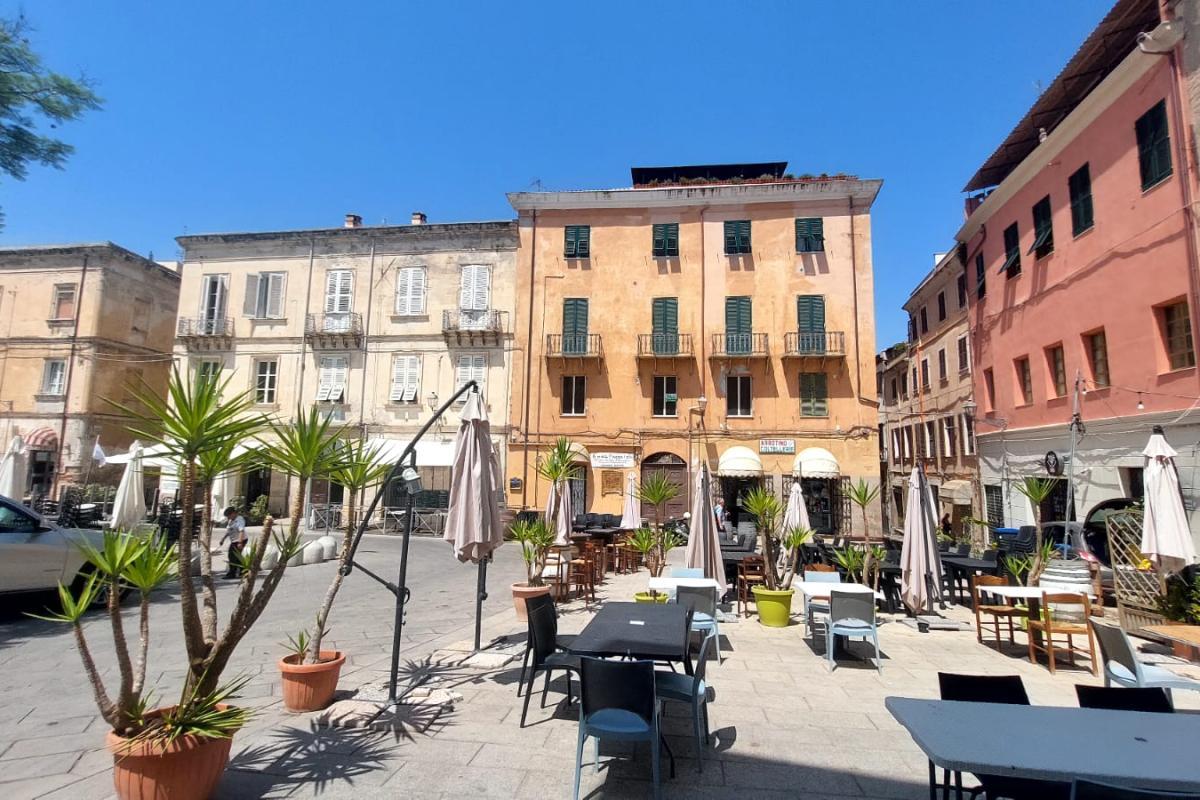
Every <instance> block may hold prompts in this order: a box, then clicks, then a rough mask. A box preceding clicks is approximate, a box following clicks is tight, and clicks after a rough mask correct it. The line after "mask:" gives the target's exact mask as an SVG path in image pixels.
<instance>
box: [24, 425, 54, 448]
mask: <svg viewBox="0 0 1200 800" xmlns="http://www.w3.org/2000/svg"><path fill="white" fill-rule="evenodd" d="M25 447H26V449H28V450H57V449H58V434H57V433H56V432H55V431H54V430H53V429H52V428H36V429H35V430H32V431H30V432H29V434H28V435H27V436H26V437H25Z"/></svg>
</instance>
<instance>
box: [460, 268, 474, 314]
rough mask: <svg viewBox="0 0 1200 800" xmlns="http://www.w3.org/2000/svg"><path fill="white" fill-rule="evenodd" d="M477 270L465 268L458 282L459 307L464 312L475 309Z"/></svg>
mask: <svg viewBox="0 0 1200 800" xmlns="http://www.w3.org/2000/svg"><path fill="white" fill-rule="evenodd" d="M474 302H475V268H474V267H470V266H467V267H463V268H462V274H461V275H460V276H459V280H458V307H459V308H460V309H462V310H464V311H470V310H473V309H474V308H475V306H474V305H473V304H474Z"/></svg>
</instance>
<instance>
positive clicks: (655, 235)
mask: <svg viewBox="0 0 1200 800" xmlns="http://www.w3.org/2000/svg"><path fill="white" fill-rule="evenodd" d="M650 248H651V252H652V253H653V255H654V257H655V258H662V257H663V256H665V255H666V254H667V226H666V225H652V226H651V244H650Z"/></svg>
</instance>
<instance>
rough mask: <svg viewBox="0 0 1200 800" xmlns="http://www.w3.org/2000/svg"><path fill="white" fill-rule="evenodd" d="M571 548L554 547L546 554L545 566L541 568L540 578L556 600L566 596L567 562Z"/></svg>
mask: <svg viewBox="0 0 1200 800" xmlns="http://www.w3.org/2000/svg"><path fill="white" fill-rule="evenodd" d="M570 555H571V548H570V547H569V546H566V547H555V548H553V549H551V551H550V552H549V553H547V554H546V566H545V567H543V568H542V580H543V581H545V582H546V584H547V585H549V587H550V594H552V595H553V596H554V598H555V599H556V600H565V599H566V598H567V588H568V584H567V562H568V561H569V560H570Z"/></svg>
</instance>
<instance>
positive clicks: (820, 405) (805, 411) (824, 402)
mask: <svg viewBox="0 0 1200 800" xmlns="http://www.w3.org/2000/svg"><path fill="white" fill-rule="evenodd" d="M800 413H801V414H802V415H803V416H806V417H825V416H828V415H829V396H828V387H827V383H826V375H825V373H824V372H802V373H800Z"/></svg>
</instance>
